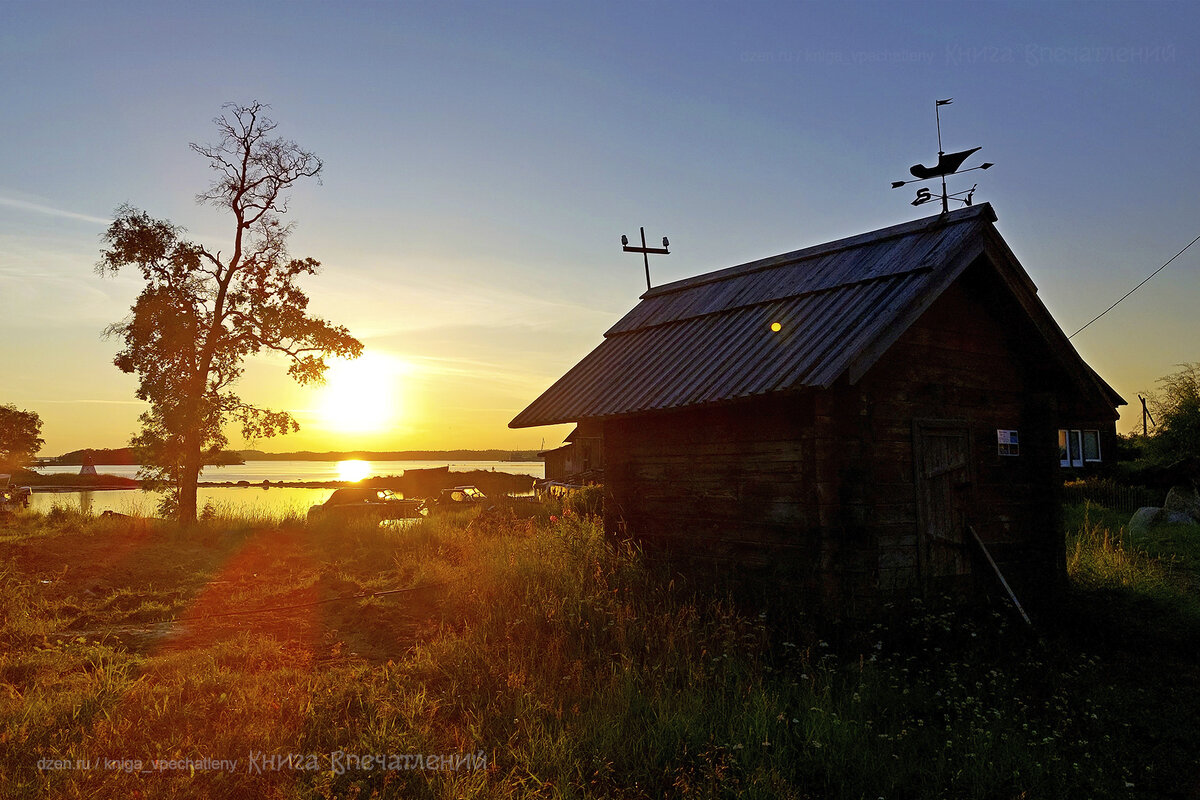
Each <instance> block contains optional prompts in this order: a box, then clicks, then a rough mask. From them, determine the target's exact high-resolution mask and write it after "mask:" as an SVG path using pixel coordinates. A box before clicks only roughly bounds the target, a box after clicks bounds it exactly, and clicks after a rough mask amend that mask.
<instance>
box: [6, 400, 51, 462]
mask: <svg viewBox="0 0 1200 800" xmlns="http://www.w3.org/2000/svg"><path fill="white" fill-rule="evenodd" d="M41 432H42V419H41V417H39V416H38V415H37V413H36V412H33V411H22V410H20V409H19V408H17V407H16V406H14V405H11V404H6V405H2V406H0V468H3V469H14V468H16V467H20V466H23V465H25V464H27V463H29V462H30V461H31V460H33V457H34V456H35V455H37V451H38V450H39V449H40V448H41V446H42V437H41V436H39V434H40V433H41Z"/></svg>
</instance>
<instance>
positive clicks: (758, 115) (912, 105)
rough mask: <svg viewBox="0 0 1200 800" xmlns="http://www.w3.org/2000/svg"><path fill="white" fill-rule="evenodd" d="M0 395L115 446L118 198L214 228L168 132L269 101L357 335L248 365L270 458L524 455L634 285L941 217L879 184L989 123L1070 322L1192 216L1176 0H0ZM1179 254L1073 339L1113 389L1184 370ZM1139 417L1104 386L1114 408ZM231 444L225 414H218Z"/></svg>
mask: <svg viewBox="0 0 1200 800" xmlns="http://www.w3.org/2000/svg"><path fill="white" fill-rule="evenodd" d="M0 23H2V24H0V98H2V99H3V112H2V113H0V142H2V144H0V343H2V344H0V403H13V404H15V405H17V406H18V407H20V408H23V409H29V410H32V411H36V412H37V413H38V414H39V415H41V418H42V420H43V421H44V427H43V437H44V438H45V440H46V444H45V447H44V449H43V454H44V455H55V454H59V453H62V452H64V451H67V450H72V449H77V448H83V447H121V446H124V445H125V444H126V443H127V442H128V439H129V437H130V435H131V434H133V433H134V431H135V430H136V428H137V421H136V420H137V415H138V414H139V413H140V412H141V410H142V406H141V404H139V403H138V402H137V401H136V400H135V398H134V396H133V391H134V385H135V381H134V378H133V377H132V376H127V375H123V374H121V373H120V372H118V371H117V369H116V368H115V367H114V366H113V365H112V357H113V355H114V354H115V352H116V350H117V349H118V343H117V342H116V341H112V340H107V341H106V340H103V339H102V338H101V336H100V333H101V331H102V330H103V328H104V327H105V326H106V325H108V324H109V323H112V322H114V321H117V320H119V319H121V318H122V317H123V316H124V315H125V314H126V313H127V312H128V309H129V306H130V303H131V302H132V300H133V299H134V297H135V296H136V294H137V292H138V290H139V284H138V281H137V279H136V276H134V275H132V274H130V275H127V276H121V277H119V278H116V279H113V278H101V277H98V276H97V275H96V274H95V272H94V269H93V267H94V264H95V262H96V261H97V258H98V254H99V250H100V247H101V242H100V235H101V233H102V232H103V230H104V229H105V227H106V225H107V222H108V221H109V220H110V219H111V215H112V213H113V210H114V209H115V208H116V207H117V206H119V205H120V204H122V203H130V204H132V205H134V206H136V207H139V208H142V209H145V210H146V211H147V212H149V213H150V214H151V215H153V216H157V217H164V218H167V219H170V220H172V221H174V222H176V223H178V224H181V225H183V226H185V227H186V228H187V229H188V231H189V234H190V236H192V237H193V238H195V239H197V240H199V241H201V242H203V243H205V244H207V245H208V246H209V247H210V248H213V249H222V250H226V251H227V250H228V242H229V240H230V226H229V221H228V219H227V218H226V217H224V216H222V215H221V214H220V213H219V212H217V211H216V210H214V209H212V208H211V207H201V206H197V205H196V204H195V202H194V196H195V195H196V193H197V192H199V191H202V190H203V189H204V188H205V187H206V186H207V185H208V183H209V181H210V174H209V172H208V170H207V166H206V164H205V163H204V161H203V160H202V159H201V158H200V157H198V156H196V155H195V154H194V153H192V152H191V151H190V150H189V148H188V143H189V142H193V141H194V142H208V141H211V140H213V138H214V136H215V129H214V127H213V125H212V121H211V120H212V118H213V117H214V116H216V115H217V114H218V113H219V112H220V106H221V104H222V103H224V102H227V101H237V102H249V101H252V100H261V101H263V102H265V103H269V104H271V106H272V111H271V114H272V116H273V117H274V119H275V120H276V121H277V122H279V124H280V127H279V133H281V134H282V135H284V136H286V137H288V138H291V139H294V140H295V141H297V142H298V143H299V144H300V145H302V146H303V147H305V148H308V149H311V150H313V151H315V152H316V153H317V154H318V155H319V156H320V157H321V158H322V159H323V160H324V162H325V172H324V180H323V184H322V185H317V184H316V183H315V182H314V183H310V184H307V185H303V186H301V187H300V188H299V189H298V190H297V191H296V192H294V194H293V197H292V202H291V209H292V213H291V214H289V219H290V220H291V221H293V222H295V223H296V230H295V234H294V236H293V239H292V248H291V249H292V254H293V255H294V256H298V257H299V256H312V257H314V258H316V259H318V260H320V261H321V262H322V263H323V265H324V267H323V271H322V274H320V275H318V276H316V277H314V278H312V279H310V280H309V281H308V282H307V284H306V287H307V289H308V292H309V294H310V296H311V297H312V300H313V303H312V310H313V311H314V312H315V313H316V314H318V315H320V316H323V317H326V318H329V319H331V320H333V321H335V322H338V323H342V324H345V325H347V326H348V327H349V328H350V330H351V331H352V332H353V333H354V334H355V335H357V336H358V337H359V338H360V339H361V340H362V341H363V343H364V344H365V346H366V352H365V354H364V357H363V359H362V363H361V364H360V365H338V366H336V367H335V368H334V370H333V371H332V372H331V375H330V378H331V380H330V382H329V384H328V385H327V387H326V388H324V389H313V388H301V387H297V386H296V385H295V384H293V383H291V382H290V381H289V379H288V378H287V377H286V376H285V374H284V365H283V364H282V362H279V361H277V360H273V359H269V358H263V359H259V360H257V361H256V362H255V363H253V364H251V366H250V368H249V369H248V371H247V377H246V379H245V380H244V381H243V383H242V385H241V387H240V388H241V394H242V396H243V397H244V398H245V399H247V400H250V401H253V402H257V403H259V404H262V405H265V406H268V407H274V408H284V409H289V410H292V411H293V412H294V413H295V414H296V415H297V417H298V418H299V420H300V422H301V424H302V425H303V427H304V429H303V431H302V432H301V433H299V434H296V435H293V436H289V437H286V438H284V439H277V440H268V441H261V442H258V443H257V444H256V445H255V446H257V447H259V448H260V449H265V450H272V451H284V450H300V449H311V450H329V449H352V448H370V449H379V450H384V449H397V450H398V449H433V448H437V449H442V448H458V447H475V448H489V447H499V448H537V447H540V446H541V444H542V441H543V439H544V440H545V444H546V446H553V445H556V444H558V442H559V441H560V440H561V437H562V435H563V434H564V433H565V432H566V431H568V430H569V428H563V427H558V428H553V429H551V428H546V429H532V430H518V431H513V430H509V429H508V428H507V427H506V426H507V423H508V421H509V420H510V419H511V418H512V417H513V416H514V415H516V414H517V413H518V412H519V411H520V410H521V409H523V408H524V407H525V405H526V404H528V403H529V402H530V401H531V400H533V399H534V398H535V397H536V396H537V395H538V394H539V393H540V392H541V391H542V390H544V389H545V388H546V387H547V386H549V384H550V383H552V382H553V381H554V380H555V379H557V378H558V377H559V376H560V375H561V374H562V373H563V372H564V371H565V370H566V369H568V368H569V367H570V366H571V365H573V364H574V363H575V362H576V361H577V360H579V358H581V357H582V356H583V355H584V354H586V353H587V352H588V351H589V350H590V349H591V348H592V347H594V346H595V345H596V344H597V343H599V341H600V340H601V337H602V335H603V332H604V331H605V330H606V329H607V328H608V327H609V326H610V325H611V324H612V323H613V322H615V321H616V320H617V319H618V318H619V317H620V316H621V315H622V314H623V313H624V312H625V311H627V310H628V309H629V308H630V307H632V306H633V305H634V304H635V303H636V302H637V298H638V295H639V294H640V293H641V292H642V291H644V289H645V279H644V276H643V272H642V263H641V259H640V258H638V257H636V256H631V255H626V254H623V253H622V252H621V249H620V236H621V234H623V233H625V234H629V235H630V237H631V238H633V237H636V235H637V232H638V227H639V226H642V225H644V226H646V229H647V235H648V237H649V238H651V240H652V241H655V242H657V241H658V240H659V239H660V238H661V237H662V236H664V235H666V236H669V237H670V240H671V249H672V254H671V255H670V256H666V257H659V258H657V259H655V260H654V261H652V263H651V270H652V276H653V278H654V281H655V283H665V282H667V281H670V280H675V279H679V278H683V277H687V276H690V275H695V274H698V273H702V272H707V271H710V270H713V269H718V268H721V267H726V266H730V265H733V264H738V263H743V262H746V261H750V260H753V259H756V258H761V257H764V256H768V255H773V254H776V253H781V252H785V251H788V250H793V249H797V248H800V247H804V246H808V245H812V244H818V243H821V242H824V241H828V240H830V239H834V238H839V237H842V236H849V235H852V234H856V233H860V232H864V231H868V230H872V229H875V228H879V227H884V226H887V225H892V224H896V223H899V222H904V221H906V220H911V219H915V218H917V217H921V216H927V215H929V214H932V213H936V211H937V208H936V206H934V205H927V206H922V207H921V208H914V207H913V206H911V205H909V201H910V200H911V199H912V196H913V192H912V191H910V188H909V187H905V188H904V189H898V190H892V189H890V188H889V184H890V182H891V181H892V180H899V179H903V178H905V177H908V174H907V173H908V167H909V166H910V165H912V164H914V163H917V162H923V163H926V164H932V163H934V162H935V161H936V158H937V140H936V131H935V129H934V106H933V103H934V100H935V99H937V98H950V97H953V98H954V103H953V104H952V105H950V106H947V107H945V108H944V109H943V115H942V133H943V141H944V144H945V149H946V150H948V151H952V150H961V149H966V148H968V147H973V146H976V145H981V146H982V147H983V150H982V151H981V152H980V154H979V157H980V158H981V159H986V160H988V161H992V162H994V163H995V164H996V166H995V167H994V168H993V169H991V170H990V171H988V172H986V173H984V172H976V173H972V175H971V176H964V177H960V178H958V179H957V182H958V184H963V185H957V186H956V187H955V188H968V187H969V185H970V183H971V182H972V181H971V180H970V178H974V180H977V181H978V183H979V188H978V191H977V193H976V201H977V202H982V201H986V202H990V203H991V204H992V205H993V207H994V208H995V210H996V212H997V214H998V216H999V221H998V223H997V226H998V228H999V230H1000V232H1001V233H1002V235H1003V236H1004V237H1005V239H1006V240H1007V241H1008V243H1009V245H1010V246H1011V247H1012V248H1013V250H1014V251H1015V253H1016V254H1017V257H1018V258H1019V259H1020V260H1021V262H1022V264H1023V265H1024V266H1025V268H1026V269H1027V270H1028V272H1029V273H1030V275H1031V276H1032V277H1033V279H1034V281H1035V283H1036V284H1037V285H1038V287H1039V290H1040V295H1041V297H1042V300H1043V302H1045V303H1046V305H1047V306H1048V307H1049V308H1050V310H1051V312H1052V313H1053V314H1054V316H1055V317H1056V319H1057V320H1058V321H1059V324H1060V325H1061V326H1062V327H1063V328H1064V329H1065V330H1066V331H1067V333H1071V332H1072V331H1074V330H1075V329H1077V328H1078V327H1080V326H1081V325H1083V324H1084V323H1085V322H1087V321H1088V320H1089V319H1091V318H1092V317H1093V316H1095V315H1096V314H1098V313H1100V312H1101V311H1103V310H1104V309H1105V308H1106V307H1108V306H1109V305H1110V304H1111V303H1112V302H1113V301H1114V300H1116V299H1117V298H1118V297H1120V296H1121V295H1122V294H1124V293H1125V292H1126V291H1127V290H1129V289H1130V288H1132V287H1133V286H1134V285H1135V284H1136V283H1138V282H1139V281H1140V280H1142V279H1143V278H1144V277H1145V276H1146V275H1148V274H1149V273H1151V272H1152V271H1154V270H1155V269H1157V268H1158V267H1159V266H1161V265H1162V264H1163V262H1165V261H1166V260H1167V259H1169V258H1170V257H1171V256H1172V255H1174V254H1175V253H1176V252H1177V251H1179V250H1180V248H1182V247H1183V246H1184V245H1186V244H1187V243H1188V242H1190V241H1191V240H1192V239H1193V238H1194V237H1196V236H1197V235H1198V234H1200V149H1198V147H1197V131H1200V52H1198V50H1197V48H1198V47H1200V44H1198V43H1200V6H1198V5H1196V4H1195V3H1166V2H1164V3H1141V2H1138V3H1132V2H1130V3H1119V2H1106V3H1082V2H1080V3H1065V2H1061V3H1045V2H1039V3H955V4H951V3H930V4H924V3H844V4H843V3H839V4H836V5H834V4H809V3H794V4H793V3H789V4H785V3H753V2H751V3H732V2H640V3H603V4H600V3H596V4H570V3H522V2H503V3H451V2H436V3H435V2H429V3H399V4H385V3H382V2H380V3H339V4H333V3H305V2H299V3H296V2H288V3H254V4H244V3H230V4H225V5H223V6H222V5H221V4H214V3H205V4H203V6H200V5H197V6H195V7H194V8H189V7H185V6H184V5H182V4H174V3H158V2H147V3H142V4H135V3H107V4H100V3H62V2H43V3H4V4H2V5H0ZM1198 309H1200V244H1197V245H1196V246H1195V247H1193V248H1192V249H1191V250H1189V251H1188V252H1187V253H1185V254H1184V255H1183V256H1181V257H1180V258H1179V259H1178V260H1176V261H1175V262H1174V263H1173V264H1172V265H1171V266H1170V267H1168V268H1167V269H1166V270H1164V271H1163V272H1162V273H1161V274H1160V275H1159V276H1158V277H1156V278H1155V279H1154V280H1152V281H1151V282H1150V283H1148V284H1147V285H1146V286H1145V287H1143V288H1142V289H1141V290H1139V291H1138V292H1137V293H1136V294H1134V295H1133V296H1132V297H1130V298H1129V299H1128V300H1126V301H1124V303H1122V304H1121V305H1120V306H1118V307H1117V308H1116V309H1115V310H1114V311H1112V312H1111V313H1109V314H1108V315H1107V316H1106V317H1104V318H1103V319H1102V320H1100V321H1099V322H1097V323H1096V324H1095V325H1093V326H1092V327H1090V328H1089V329H1088V330H1086V331H1085V332H1083V333H1081V334H1080V335H1079V336H1078V337H1076V338H1075V339H1074V340H1073V341H1074V343H1075V344H1076V346H1077V347H1078V349H1079V350H1080V352H1081V354H1082V355H1083V357H1084V358H1085V359H1086V360H1087V361H1088V362H1089V363H1090V364H1091V365H1092V366H1093V367H1094V368H1095V369H1096V370H1097V371H1098V372H1099V373H1100V374H1101V375H1102V376H1103V377H1104V378H1106V379H1107V380H1108V381H1109V382H1110V383H1111V384H1112V385H1113V386H1114V387H1115V388H1116V389H1117V391H1118V392H1120V393H1121V394H1122V395H1123V396H1124V397H1125V398H1126V399H1127V400H1130V401H1131V402H1132V403H1133V406H1137V394H1138V392H1144V391H1146V390H1148V389H1153V387H1154V382H1155V379H1156V378H1157V377H1159V376H1161V375H1164V374H1166V373H1168V372H1171V371H1173V369H1174V368H1175V365H1176V364H1179V363H1181V362H1191V361H1200V313H1198ZM1135 416H1137V417H1138V419H1139V420H1140V412H1139V411H1137V410H1135V409H1134V408H1126V409H1125V413H1124V417H1123V419H1122V422H1121V423H1120V424H1119V430H1121V431H1125V430H1128V429H1129V428H1130V427H1131V426H1132V425H1133V419H1134V417H1135ZM231 439H232V444H233V446H235V447H241V446H243V442H242V441H241V440H240V437H237V436H233V437H231Z"/></svg>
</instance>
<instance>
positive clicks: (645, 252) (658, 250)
mask: <svg viewBox="0 0 1200 800" xmlns="http://www.w3.org/2000/svg"><path fill="white" fill-rule="evenodd" d="M641 230H642V246H641V247H630V246H629V237H628V236H625V235H623V234H622V236H621V249H622V250H623V251H625V252H626V253H641V254H642V260H643V261H645V262H646V291H647V292H648V291H650V253H654V254H655V255H660V256H669V255H671V251H670V250H668V249H667V248H668V247H670V246H671V243H670V242H668V241H667V237H665V236H664V237H663V240H662V242H663V246H662V247H646V229H645V228H644V227H643V228H642V229H641Z"/></svg>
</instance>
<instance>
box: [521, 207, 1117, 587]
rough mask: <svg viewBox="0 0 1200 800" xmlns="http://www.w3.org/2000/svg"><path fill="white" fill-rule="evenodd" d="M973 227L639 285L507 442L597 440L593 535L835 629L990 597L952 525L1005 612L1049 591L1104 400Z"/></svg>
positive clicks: (974, 213)
mask: <svg viewBox="0 0 1200 800" xmlns="http://www.w3.org/2000/svg"><path fill="white" fill-rule="evenodd" d="M995 220H996V216H995V213H994V212H993V211H992V208H991V206H989V205H987V204H984V205H979V206H975V207H969V208H964V209H961V210H958V211H954V212H950V213H947V214H942V215H939V216H935V217H929V218H926V219H921V220H916V221H914V222H908V223H905V224H902V225H897V226H894V227H890V228H885V229H882V230H877V231H872V232H870V233H866V234H862V235H859V236H854V237H851V238H848V239H842V240H839V241H835V242H830V243H828V244H823V245H818V246H816V247H809V248H806V249H803V250H797V251H795V252H791V253H785V254H783V255H779V256H775V257H772V258H767V259H762V260H760V261H754V262H751V263H748V264H743V265H741V266H736V267H731V268H728V269H722V270H719V271H716V272H711V273H708V274H705V275H699V276H697V277H694V278H689V279H687V280H682V281H678V282H675V283H671V284H666V285H663V286H659V287H656V288H654V289H652V290H650V291H647V292H646V293H645V294H644V295H642V298H641V302H640V303H639V304H638V305H637V306H636V307H635V308H633V309H632V310H631V311H630V312H629V313H628V314H626V315H625V317H624V318H622V319H621V320H620V321H619V322H618V323H617V324H616V325H614V326H613V327H612V328H611V329H610V330H609V331H608V332H607V333H606V334H605V339H604V341H603V342H602V343H601V344H600V345H599V346H598V347H597V348H596V349H595V350H594V351H592V352H591V353H590V354H589V355H588V356H586V357H585V358H584V359H583V360H582V361H581V362H580V363H579V364H577V365H576V366H575V367H573V368H572V369H571V370H570V371H569V372H567V374H566V375H564V376H563V377H562V378H561V379H559V380H558V381H557V382H556V383H555V384H554V385H553V386H551V387H550V388H549V389H548V390H546V392H545V393H544V394H542V395H541V396H540V397H539V398H537V399H536V400H535V401H534V402H533V403H532V404H531V405H530V406H529V407H528V408H526V409H525V410H524V411H522V412H521V413H520V414H519V415H518V416H517V417H516V418H515V419H514V420H513V421H512V422H511V423H510V426H511V427H529V426H537V425H549V424H553V423H563V422H577V423H580V424H586V425H587V426H588V427H589V428H590V429H592V430H596V431H599V432H600V435H601V436H602V442H603V445H602V446H603V458H604V467H605V525H606V528H607V529H608V530H609V531H611V532H614V533H625V534H628V535H631V536H633V537H635V538H636V539H638V540H639V541H641V542H642V543H643V546H644V547H645V548H646V550H647V552H649V553H657V554H664V555H666V556H668V557H672V558H673V559H678V558H686V559H691V558H694V557H697V556H699V557H701V558H702V559H703V561H704V562H705V563H709V564H717V565H719V566H720V567H723V568H730V569H738V570H742V569H752V570H753V569H761V570H767V571H770V572H772V573H775V574H776V575H777V577H778V578H779V579H781V580H784V581H786V585H788V586H792V587H795V588H798V589H801V590H804V591H807V592H809V593H811V594H812V595H813V596H814V597H815V598H817V599H819V600H822V601H823V602H824V603H826V604H827V605H834V606H836V607H838V608H840V609H847V610H849V609H861V610H866V609H869V608H870V607H871V606H874V605H875V604H877V603H878V602H879V601H880V600H882V599H886V598H887V597H889V596H891V595H894V594H896V593H909V592H915V591H921V590H927V589H930V588H936V587H938V586H940V585H943V584H950V585H955V586H958V587H960V588H961V587H963V586H971V585H975V586H978V587H980V588H983V587H985V586H989V585H991V582H993V581H994V580H995V578H994V576H993V575H992V574H991V570H990V567H988V566H987V563H986V561H985V560H984V559H983V558H982V557H981V550H980V548H979V547H978V546H977V545H976V544H975V543H974V538H973V537H972V536H971V534H970V533H969V532H968V526H970V528H972V529H973V530H974V531H976V532H977V533H978V535H979V537H980V538H981V539H982V540H983V542H985V543H986V546H987V548H988V549H989V551H990V552H991V554H992V555H993V556H994V558H995V560H996V562H997V563H998V564H999V565H1000V567H1001V569H1002V570H1003V571H1004V572H1005V575H1006V577H1007V578H1008V580H1009V582H1010V583H1012V584H1014V587H1015V588H1017V590H1018V592H1021V591H1025V592H1027V593H1030V592H1033V591H1034V590H1037V589H1040V588H1044V587H1049V586H1055V585H1058V584H1059V582H1060V580H1061V578H1062V577H1063V576H1064V575H1065V557H1064V540H1063V535H1062V533H1061V530H1060V528H1059V518H1060V515H1059V513H1058V502H1057V494H1058V488H1059V486H1060V485H1061V482H1062V478H1063V475H1064V466H1065V467H1067V468H1068V469H1069V468H1070V467H1071V466H1072V465H1073V464H1074V458H1075V455H1076V450H1077V451H1078V456H1079V458H1080V460H1081V463H1082V460H1083V458H1084V457H1085V455H1086V456H1087V457H1088V458H1090V459H1091V460H1093V461H1098V460H1101V459H1102V458H1103V457H1105V456H1106V455H1108V454H1113V453H1115V437H1116V427H1115V425H1116V419H1117V412H1116V406H1118V405H1123V404H1124V401H1123V400H1122V399H1121V398H1120V397H1119V396H1118V395H1117V394H1116V392H1115V391H1113V389H1112V388H1111V387H1110V386H1108V384H1106V383H1105V382H1104V381H1103V380H1102V379H1101V378H1100V377H1099V376H1098V375H1097V374H1096V373H1095V372H1094V371H1093V370H1092V369H1091V368H1090V367H1089V366H1088V365H1087V364H1086V363H1084V361H1083V360H1082V359H1081V358H1080V356H1079V354H1078V353H1077V352H1076V351H1075V349H1074V348H1073V347H1072V346H1071V344H1070V343H1069V342H1068V341H1067V337H1066V336H1065V335H1064V334H1063V332H1062V330H1061V329H1060V328H1059V326H1058V325H1057V324H1056V323H1055V321H1054V319H1053V318H1052V317H1051V315H1050V313H1049V312H1048V311H1047V310H1046V308H1045V306H1044V305H1042V303H1041V301H1040V300H1039V299H1038V297H1037V290H1036V287H1035V286H1034V285H1033V282H1032V281H1031V280H1030V278H1029V276H1028V275H1027V274H1026V273H1025V270H1024V269H1023V268H1022V267H1021V265H1020V264H1019V263H1018V261H1017V259H1016V257H1015V256H1014V255H1013V253H1012V251H1011V250H1010V249H1009V248H1008V246H1007V245H1006V244H1005V242H1004V240H1003V239H1002V238H1001V237H1000V234H999V233H998V232H997V231H996V229H995V227H994V225H993V223H994V222H995ZM1073 441H1074V442H1075V444H1074V445H1072V442H1073ZM1063 442H1065V444H1062V443H1063ZM1072 447H1074V448H1076V449H1075V450H1073V449H1072ZM1085 449H1087V453H1086V454H1085V453H1084V450H1085Z"/></svg>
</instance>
